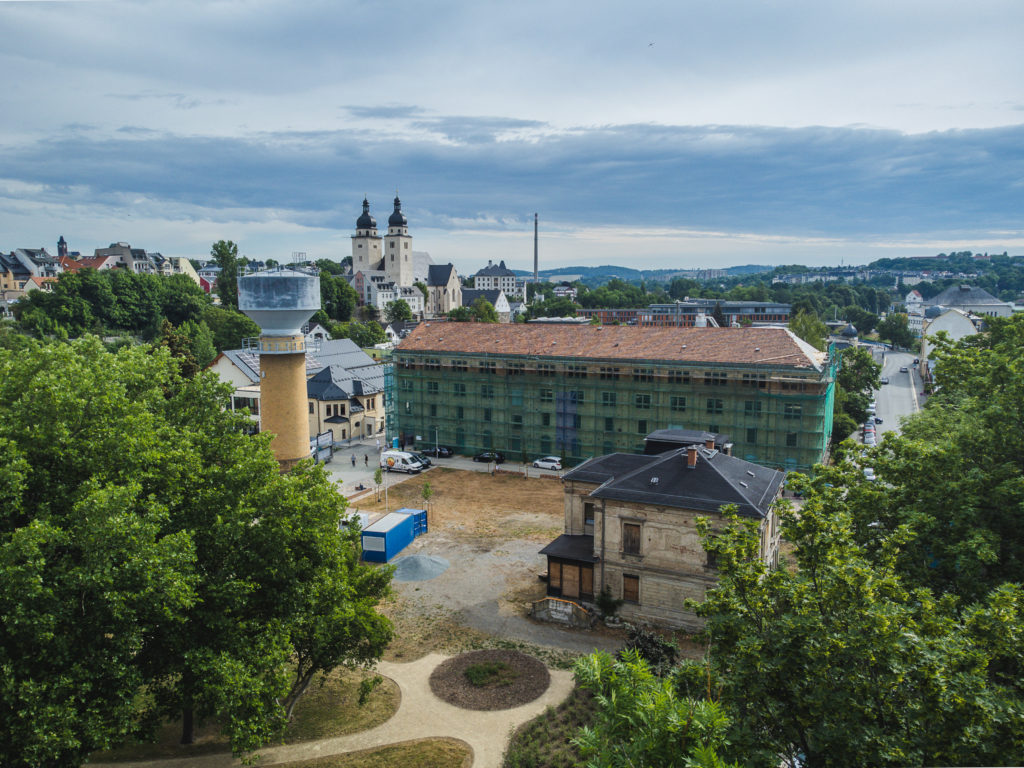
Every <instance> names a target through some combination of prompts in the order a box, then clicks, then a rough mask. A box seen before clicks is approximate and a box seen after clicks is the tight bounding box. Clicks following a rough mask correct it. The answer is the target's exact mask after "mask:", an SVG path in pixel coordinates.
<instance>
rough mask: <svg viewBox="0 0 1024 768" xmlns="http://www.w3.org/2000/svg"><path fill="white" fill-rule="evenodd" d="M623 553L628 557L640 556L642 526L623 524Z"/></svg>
mask: <svg viewBox="0 0 1024 768" xmlns="http://www.w3.org/2000/svg"><path fill="white" fill-rule="evenodd" d="M622 551H623V552H624V553H625V554H627V555H639V554H640V525H639V524H638V523H623V524H622Z"/></svg>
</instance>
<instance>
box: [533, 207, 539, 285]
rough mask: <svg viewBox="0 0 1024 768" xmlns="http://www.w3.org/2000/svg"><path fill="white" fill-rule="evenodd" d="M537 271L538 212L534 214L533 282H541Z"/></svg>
mask: <svg viewBox="0 0 1024 768" xmlns="http://www.w3.org/2000/svg"><path fill="white" fill-rule="evenodd" d="M539 281H540V277H539V276H538V273H537V214H536V213H535V214H533V282H535V283H536V282H539Z"/></svg>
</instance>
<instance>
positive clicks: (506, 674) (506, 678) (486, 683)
mask: <svg viewBox="0 0 1024 768" xmlns="http://www.w3.org/2000/svg"><path fill="white" fill-rule="evenodd" d="M463 674H464V675H465V676H466V679H467V680H469V682H470V684H471V685H475V686H476V687H477V688H500V687H501V686H503V685H512V681H513V680H515V679H516V678H517V677H519V673H518V672H516V671H515V670H514V669H512V667H510V666H509V665H508V664H506V663H505V662H504V661H484V662H481V663H480V664H471V665H469V666H468V667H466V671H465V672H463Z"/></svg>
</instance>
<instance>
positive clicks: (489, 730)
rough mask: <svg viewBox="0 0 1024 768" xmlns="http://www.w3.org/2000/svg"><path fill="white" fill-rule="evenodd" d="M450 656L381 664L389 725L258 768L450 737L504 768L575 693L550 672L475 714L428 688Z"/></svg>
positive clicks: (223, 766)
mask: <svg viewBox="0 0 1024 768" xmlns="http://www.w3.org/2000/svg"><path fill="white" fill-rule="evenodd" d="M447 659H448V657H446V656H442V655H440V654H437V653H432V654H429V655H427V656H424V657H423V658H421V659H417V660H416V661H414V662H411V663H409V664H395V663H391V662H386V661H382V662H380V663H379V664H378V665H377V669H378V670H379V671H380V673H381V674H382V675H384V676H386V677H389V678H391V679H392V680H394V681H395V683H397V684H398V687H399V689H400V690H401V695H402V703H401V704H400V705H399V707H398V712H396V713H395V715H394V716H393V717H392V718H391V719H390V720H388V721H387V722H386V723H383V724H382V725H379V726H377V727H376V728H371V729H370V730H368V731H362V732H361V733H354V734H351V735H349V736H338V737H335V738H332V739H322V740H321V741H311V742H305V743H302V744H295V745H292V746H284V747H273V748H269V749H264V750H261V752H260V755H261V759H260V760H259V761H258V762H257V763H256V765H278V764H280V763H287V762H292V761H298V760H312V759H314V758H318V757H329V756H331V755H338V754H343V753H345V752H357V751H360V750H365V749H373V748H376V747H382V746H385V745H388V744H398V743H401V742H405V741H410V740H413V739H431V738H440V737H448V738H453V739H458V740H460V741H463V742H465V743H466V744H467V745H469V747H470V748H471V749H472V750H473V768H500V767H501V761H502V757H503V756H504V754H505V750H506V749H507V748H508V742H509V739H510V738H511V736H512V732H513V731H514V730H515V729H516V728H517V727H518V726H520V725H521V724H522V723H525V722H527V721H529V720H532V719H533V718H534V717H536V716H537V715H539V714H540V713H542V712H543V711H544V710H545V709H546V708H547V707H556V706H558V705H559V704H560V703H561V702H562V701H564V700H565V698H566V697H567V696H568V695H569V693H570V692H571V691H572V687H573V680H572V673H571V672H567V671H563V670H551V671H550V673H549V674H550V676H551V682H550V685H549V686H548V687H547V689H546V690H545V691H544V692H543V693H542V694H541V695H540V696H538V697H537V698H535V699H534V700H533V701H530V702H528V703H526V704H522V705H520V706H517V707H514V708H513V709H503V710H494V711H474V710H468V709H463V708H461V707H456V706H454V705H452V704H449V703H447V702H445V701H442V700H441V699H439V698H438V697H437V696H435V695H434V693H433V691H431V689H430V676H431V674H432V673H433V672H434V670H435V669H436V668H437V667H438V666H439V665H441V664H443V663H444V662H445V661H446V660H447ZM240 765H242V763H241V762H240V761H239V760H237V759H235V758H233V757H231V755H226V754H220V755H208V756H205V757H195V756H193V757H188V758H182V759H172V760H152V761H148V762H137V763H106V764H104V763H96V764H92V768H193V767H195V768H228V766H231V767H234V766H240Z"/></svg>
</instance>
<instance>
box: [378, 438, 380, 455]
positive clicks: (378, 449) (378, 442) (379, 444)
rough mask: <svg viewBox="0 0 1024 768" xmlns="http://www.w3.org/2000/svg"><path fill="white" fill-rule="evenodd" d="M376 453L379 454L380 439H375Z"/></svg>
mask: <svg viewBox="0 0 1024 768" xmlns="http://www.w3.org/2000/svg"><path fill="white" fill-rule="evenodd" d="M377 453H380V438H379V437H378V438H377Z"/></svg>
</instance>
